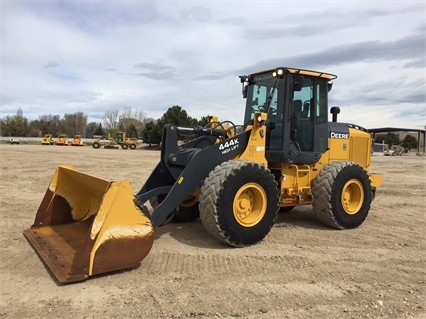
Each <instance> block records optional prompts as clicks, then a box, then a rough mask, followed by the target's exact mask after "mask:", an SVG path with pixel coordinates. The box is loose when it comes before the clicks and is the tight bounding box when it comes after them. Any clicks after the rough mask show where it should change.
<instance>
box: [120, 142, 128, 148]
mask: <svg viewBox="0 0 426 319" xmlns="http://www.w3.org/2000/svg"><path fill="white" fill-rule="evenodd" d="M121 148H122V149H123V150H127V149H128V148H129V145H127V144H126V143H124V144H121Z"/></svg>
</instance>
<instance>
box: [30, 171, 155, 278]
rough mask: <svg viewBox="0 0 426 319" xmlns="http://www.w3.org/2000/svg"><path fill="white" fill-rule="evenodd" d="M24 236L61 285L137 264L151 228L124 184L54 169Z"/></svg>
mask: <svg viewBox="0 0 426 319" xmlns="http://www.w3.org/2000/svg"><path fill="white" fill-rule="evenodd" d="M24 235H25V237H26V238H27V239H28V241H29V242H30V243H31V245H32V246H33V248H34V249H35V250H36V251H37V253H38V254H39V255H40V257H41V258H42V259H43V261H44V262H45V263H46V265H47V266H48V267H49V268H50V270H51V271H52V273H53V275H54V276H55V277H56V279H57V280H58V281H59V282H60V283H67V282H74V281H81V280H84V279H87V278H88V277H89V276H92V275H97V274H101V273H106V272H110V271H115V270H119V269H125V268H130V267H134V266H136V265H138V264H139V263H140V262H141V261H142V259H144V258H145V256H146V255H147V254H148V253H149V251H150V250H151V247H152V244H153V241H154V229H153V227H152V224H151V221H150V220H149V219H148V218H147V217H146V216H145V215H144V214H143V213H142V211H141V210H140V209H139V208H138V207H137V206H136V205H135V203H134V196H133V194H132V187H131V185H130V183H129V182H110V181H106V180H103V179H99V178H96V177H93V176H89V175H86V174H83V173H80V172H77V171H75V170H74V168H72V167H67V166H59V167H58V168H57V170H56V172H55V175H54V176H53V178H52V181H51V182H50V185H49V188H48V189H47V191H46V194H45V195H44V198H43V200H42V202H41V204H40V207H39V209H38V211H37V215H36V218H35V222H34V224H33V225H32V226H31V228H29V229H26V230H24Z"/></svg>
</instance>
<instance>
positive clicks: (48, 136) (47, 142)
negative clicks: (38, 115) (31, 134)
mask: <svg viewBox="0 0 426 319" xmlns="http://www.w3.org/2000/svg"><path fill="white" fill-rule="evenodd" d="M40 143H41V145H53V138H52V134H44V137H43V138H42V139H41V141H40Z"/></svg>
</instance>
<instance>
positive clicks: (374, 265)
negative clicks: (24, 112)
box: [0, 144, 426, 319]
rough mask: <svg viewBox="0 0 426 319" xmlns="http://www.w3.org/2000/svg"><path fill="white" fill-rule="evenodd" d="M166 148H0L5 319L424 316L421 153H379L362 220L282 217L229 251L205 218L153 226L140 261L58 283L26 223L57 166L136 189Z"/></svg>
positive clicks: (0, 298) (425, 163)
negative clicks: (339, 222) (375, 186)
mask: <svg viewBox="0 0 426 319" xmlns="http://www.w3.org/2000/svg"><path fill="white" fill-rule="evenodd" d="M158 159H159V152H158V151H150V150H143V149H137V150H133V151H132V150H121V149H120V150H106V149H98V150H96V149H93V148H91V147H88V146H86V147H81V148H79V147H71V146H68V147H59V146H41V145H23V144H21V145H8V144H3V145H0V164H1V176H0V180H1V183H0V222H1V232H0V252H1V255H0V257H1V260H0V270H1V272H0V281H1V284H0V318H55V319H56V318H249V319H255V318H256V319H257V318H261V319H266V318H276V319H278V318H410V319H414V318H416V319H417V318H426V303H425V300H426V297H425V290H426V235H425V234H426V225H425V224H426V218H425V217H426V214H425V211H426V209H425V208H426V197H425V190H426V178H425V176H426V156H416V155H415V154H414V153H411V154H408V155H407V154H405V155H404V156H398V157H388V156H373V158H372V170H371V171H374V172H381V173H383V174H384V184H383V185H382V187H381V188H380V189H379V190H378V191H377V196H376V199H375V201H374V202H373V204H372V208H371V210H370V214H369V216H368V217H367V220H366V221H365V223H364V224H363V225H362V226H361V227H359V228H357V229H354V230H344V231H341V230H340V231H339V230H334V229H330V228H328V227H325V226H322V225H321V224H319V223H318V222H317V221H316V219H315V218H314V217H313V216H312V214H311V213H312V208H311V207H310V206H309V207H303V208H297V209H294V210H293V211H291V212H290V213H286V214H280V215H279V217H278V221H277V223H276V225H275V227H274V228H273V229H272V230H271V232H270V234H269V235H268V236H267V237H266V238H265V240H263V241H262V242H261V243H259V244H257V245H254V246H252V247H246V248H229V247H226V246H224V245H222V244H221V243H219V242H218V241H217V240H215V239H213V238H211V237H209V235H208V234H207V233H206V232H205V231H204V229H203V226H202V224H201V222H200V221H196V222H193V223H188V224H173V223H170V224H167V225H166V226H164V227H161V228H158V229H157V230H156V233H155V238H156V239H155V242H154V246H153V248H152V250H151V253H150V254H149V255H148V257H147V258H146V259H145V260H143V261H142V263H141V265H140V266H139V267H137V268H135V269H131V270H127V271H120V272H117V273H114V274H108V275H103V276H98V277H95V278H92V279H89V280H87V281H84V282H81V283H77V284H70V285H58V284H57V283H56V282H55V281H54V280H53V279H52V277H51V276H50V274H49V271H48V269H47V268H46V267H45V266H44V265H43V263H42V262H41V260H40V259H39V257H38V256H37V254H36V253H35V252H34V250H33V249H32V247H31V246H30V245H29V243H28V242H27V240H26V239H25V237H24V236H23V234H22V231H23V230H24V229H26V228H28V227H30V226H31V225H32V223H33V221H34V217H35V213H36V211H37V208H38V206H39V204H40V202H41V199H42V197H43V195H44V193H45V191H46V188H47V186H48V184H49V182H50V178H51V176H52V174H53V172H54V171H55V169H56V166H57V165H59V164H72V165H74V166H76V168H77V169H78V170H79V171H82V172H85V173H88V174H90V175H94V176H97V177H100V178H104V179H112V180H129V181H130V182H131V183H132V185H133V188H134V192H135V193H136V192H137V191H138V190H139V189H140V187H141V186H142V185H143V182H144V181H145V179H146V178H147V177H148V175H149V174H150V172H151V170H152V169H153V167H154V165H155V164H156V163H157V162H158Z"/></svg>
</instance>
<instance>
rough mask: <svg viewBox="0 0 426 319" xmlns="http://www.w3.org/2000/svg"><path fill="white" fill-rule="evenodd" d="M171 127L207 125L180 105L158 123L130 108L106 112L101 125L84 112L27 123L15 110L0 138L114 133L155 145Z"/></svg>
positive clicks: (3, 122)
mask: <svg viewBox="0 0 426 319" xmlns="http://www.w3.org/2000/svg"><path fill="white" fill-rule="evenodd" d="M167 123H173V124H175V125H177V126H184V127H195V126H199V125H202V126H204V125H206V124H207V123H208V119H207V116H206V117H202V118H201V119H199V120H197V119H195V118H192V117H191V116H189V115H188V113H187V112H186V111H185V110H184V109H183V108H182V107H181V106H179V105H175V106H172V107H170V108H169V109H168V110H167V111H166V112H165V113H164V114H163V115H162V116H161V117H160V118H159V119H153V118H149V117H147V116H146V114H145V113H144V112H143V111H139V110H133V109H131V108H123V109H121V110H119V109H109V110H107V111H106V112H105V114H104V117H103V121H102V123H101V122H88V116H87V115H86V114H84V113H83V112H76V113H72V114H64V116H63V117H62V118H61V116H60V115H57V114H55V115H52V114H43V115H40V116H39V118H38V119H37V120H32V121H29V120H28V119H27V118H26V117H25V116H24V114H23V112H22V109H21V108H18V110H17V112H16V114H15V115H7V116H5V117H4V118H0V135H1V136H10V137H42V136H44V134H52V135H53V136H54V137H57V136H58V135H59V134H67V135H68V136H70V137H72V136H74V135H77V134H78V135H81V136H82V137H85V138H93V137H101V136H102V137H107V136H108V135H109V134H111V136H113V135H114V134H115V132H117V131H122V132H126V135H127V136H128V137H135V138H139V139H142V140H143V141H144V143H146V144H149V145H150V146H151V145H158V144H159V143H160V142H161V134H162V128H163V126H164V124H167Z"/></svg>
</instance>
